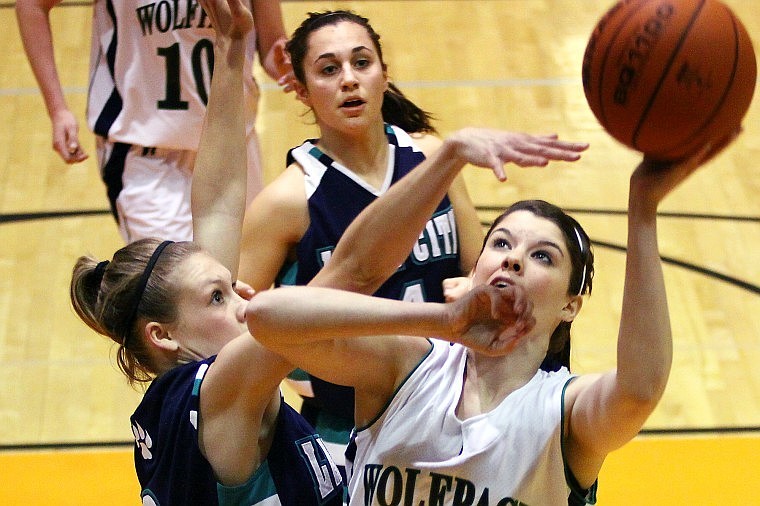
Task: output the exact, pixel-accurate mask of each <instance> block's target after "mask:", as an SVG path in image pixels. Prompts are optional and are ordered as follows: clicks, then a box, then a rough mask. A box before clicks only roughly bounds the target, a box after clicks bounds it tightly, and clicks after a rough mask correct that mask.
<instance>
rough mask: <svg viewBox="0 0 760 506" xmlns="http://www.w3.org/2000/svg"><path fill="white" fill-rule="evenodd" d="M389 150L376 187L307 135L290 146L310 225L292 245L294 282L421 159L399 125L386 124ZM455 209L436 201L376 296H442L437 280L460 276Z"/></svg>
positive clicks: (306, 277) (315, 268)
mask: <svg viewBox="0 0 760 506" xmlns="http://www.w3.org/2000/svg"><path fill="white" fill-rule="evenodd" d="M385 131H386V135H387V137H388V144H389V150H390V157H389V158H390V160H389V164H392V166H389V168H388V174H387V177H386V180H385V182H384V184H383V186H382V187H381V188H380V189H379V190H375V189H373V188H371V187H370V186H369V185H367V184H366V183H365V182H364V181H363V180H361V179H360V178H359V177H358V176H356V175H355V174H353V173H352V172H350V170H349V169H346V168H345V167H342V166H341V165H340V164H338V163H337V162H335V161H334V160H333V159H332V158H330V157H329V156H327V155H326V154H325V153H323V152H322V151H320V150H319V146H318V145H315V144H314V143H313V142H311V141H307V142H305V143H304V144H302V145H301V146H299V147H297V148H295V149H293V150H291V152H290V154H289V156H290V157H292V159H295V160H296V161H297V162H298V163H299V164H300V165H301V167H302V168H303V170H304V172H305V175H306V185H307V196H308V205H309V219H310V224H309V228H308V229H307V230H306V233H305V234H304V236H303V237H302V238H301V240H300V241H299V243H298V246H297V248H296V256H297V272H296V276H295V284H297V285H305V284H307V283H308V282H309V281H311V279H312V278H313V277H314V276H316V274H317V272H319V270H320V269H321V268H322V267H323V266H324V265H325V262H326V261H327V260H329V257H330V255H331V254H332V251H333V250H334V249H335V246H336V245H337V244H338V240H340V238H341V236H342V235H343V233H344V232H345V231H346V228H348V226H349V225H350V224H351V222H352V221H353V220H354V219H355V218H356V217H357V216H358V215H359V213H361V212H362V211H363V210H364V208H366V207H367V206H368V205H370V204H371V203H372V202H374V201H375V199H377V198H378V197H379V196H380V195H382V194H383V193H385V191H387V189H388V188H389V187H390V186H391V185H392V184H395V183H396V182H397V181H399V180H400V179H401V178H402V177H404V176H405V175H406V174H407V173H409V172H410V171H411V170H412V169H413V168H414V167H416V166H417V165H419V164H420V162H422V160H424V159H425V156H424V155H423V153H422V152H421V151H420V150H419V149H418V148H417V147H416V146H415V145H414V143H413V141H412V139H411V137H410V136H409V135H408V134H407V133H406V132H404V131H403V130H401V129H399V128H397V127H393V126H391V125H386V128H385ZM460 275H461V270H460V268H459V243H458V237H457V230H456V222H455V220H454V210H453V208H452V207H451V202H449V199H448V197H444V199H443V200H442V201H441V202H440V203H439V205H438V207H437V208H436V210H435V212H434V213H433V216H432V217H431V218H430V220H428V222H427V224H426V226H425V228H424V229H423V230H422V232H421V233H420V237H419V239H418V241H417V243H416V244H415V245H414V247H413V249H412V251H411V252H410V255H409V257H408V258H407V259H406V261H405V262H404V263H403V264H402V265H401V266H400V267H399V269H398V270H397V271H396V273H394V274H393V276H391V277H390V278H389V279H388V280H387V281H386V282H385V283H384V284H383V285H382V286H381V287H380V289H379V290H378V291H377V292H375V295H376V296H379V297H385V298H389V299H397V300H406V301H413V302H422V301H427V302H443V300H444V297H443V287H442V284H441V283H442V281H443V280H444V279H446V278H450V277H455V276H460Z"/></svg>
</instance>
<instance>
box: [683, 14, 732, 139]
mask: <svg viewBox="0 0 760 506" xmlns="http://www.w3.org/2000/svg"><path fill="white" fill-rule="evenodd" d="M726 11H727V14H728V17H729V19H730V20H731V27H732V28H733V30H734V64H733V66H732V68H731V74H730V79H729V80H728V82H727V83H726V87H725V88H724V89H723V94H722V95H721V97H720V100H718V102H717V103H716V105H715V107H714V108H713V110H712V112H711V113H710V114H709V115H708V116H707V118H706V119H705V121H704V122H703V123H702V125H701V126H700V127H699V128H697V129H696V130H695V131H694V133H692V135H691V136H690V137H688V138H687V140H686V141H685V142H684V144H685V145H689V146H690V145H691V143H692V142H694V139H695V138H698V137H699V135H701V134H702V132H704V131H705V129H706V128H707V127H708V126H710V125H711V124H712V122H713V120H714V119H715V117H716V116H717V115H718V113H719V112H721V111H722V110H723V104H724V103H725V102H726V98H728V94H729V93H730V92H731V89H732V88H733V87H734V81H735V79H736V72H737V69H738V68H739V57H740V55H739V50H740V41H739V37H740V35H741V34H740V33H739V27H738V26H737V24H736V23H737V21H736V18H735V17H734V15H733V14H732V13H731V11H730V10H728V9H727V8H726ZM737 126H738V125H737Z"/></svg>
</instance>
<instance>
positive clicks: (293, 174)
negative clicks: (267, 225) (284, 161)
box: [247, 163, 307, 221]
mask: <svg viewBox="0 0 760 506" xmlns="http://www.w3.org/2000/svg"><path fill="white" fill-rule="evenodd" d="M306 209H307V200H306V190H305V187H304V173H303V171H302V170H301V166H300V165H299V164H298V163H292V164H290V165H289V166H288V167H287V168H286V169H285V170H284V171H283V172H282V173H281V174H280V175H279V176H277V178H275V179H274V180H273V181H272V182H271V183H269V184H268V185H266V186H265V187H264V189H263V190H261V192H260V193H259V194H258V195H257V196H256V197H255V198H254V199H253V201H252V202H251V204H250V206H249V210H248V212H247V214H248V215H256V216H259V217H261V218H263V219H266V220H269V219H272V218H275V219H277V220H278V221H280V220H282V219H283V218H286V219H287V220H288V221H290V219H291V218H292V217H294V216H301V214H302V213H303V212H305V210H306ZM247 218H248V217H247ZM257 221H261V220H257Z"/></svg>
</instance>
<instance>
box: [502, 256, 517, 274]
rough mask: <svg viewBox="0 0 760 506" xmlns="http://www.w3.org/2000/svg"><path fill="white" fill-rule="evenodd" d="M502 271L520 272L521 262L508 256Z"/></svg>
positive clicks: (503, 263)
mask: <svg viewBox="0 0 760 506" xmlns="http://www.w3.org/2000/svg"><path fill="white" fill-rule="evenodd" d="M501 268H502V270H505V271H508V270H510V269H511V270H513V271H514V272H520V261H519V260H518V259H517V258H515V257H514V256H511V255H507V256H506V258H504V261H503V262H502V263H501Z"/></svg>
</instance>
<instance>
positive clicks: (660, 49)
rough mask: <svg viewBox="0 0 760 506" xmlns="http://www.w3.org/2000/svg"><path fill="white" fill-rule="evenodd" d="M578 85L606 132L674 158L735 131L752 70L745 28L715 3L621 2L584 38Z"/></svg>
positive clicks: (636, 147) (751, 89)
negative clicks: (580, 81)
mask: <svg viewBox="0 0 760 506" xmlns="http://www.w3.org/2000/svg"><path fill="white" fill-rule="evenodd" d="M731 34H733V35H734V39H733V40H732V39H731V37H730V35H731ZM582 79H583V85H584V91H585V93H586V99H587V102H588V105H589V106H590V107H591V110H592V112H593V113H594V115H595V116H596V118H597V119H598V120H599V123H600V124H601V126H602V127H603V128H604V129H605V130H606V131H607V133H609V134H610V135H611V136H612V137H613V138H615V139H616V140H618V141H620V142H621V143H622V144H624V145H626V146H628V147H629V148H631V149H633V150H635V151H639V152H640V153H644V154H645V155H647V156H651V157H655V158H660V159H678V158H682V157H685V156H688V155H690V154H691V153H692V152H694V151H695V150H696V149H697V148H698V147H699V146H700V145H702V144H705V143H708V142H710V141H717V140H719V139H720V138H721V137H724V136H726V135H728V134H730V132H731V130H732V129H734V128H738V126H739V125H740V121H741V119H742V118H743V117H744V114H745V113H746V112H747V110H748V108H749V105H750V103H751V101H752V95H753V94H754V90H755V85H756V82H757V66H756V58H755V52H754V50H753V48H752V41H751V39H750V38H749V36H748V34H747V32H746V30H745V28H744V25H742V23H741V20H740V19H739V18H738V17H737V16H736V15H735V14H734V13H733V12H732V10H731V8H730V7H728V6H726V5H725V4H723V2H722V1H720V0H619V1H618V2H617V3H616V4H615V5H614V6H612V7H611V8H610V9H609V10H608V11H607V12H606V13H605V14H604V15H602V17H601V18H600V20H599V21H598V23H597V26H596V27H595V29H594V31H593V32H592V34H591V37H590V38H589V42H588V44H587V46H586V52H585V53H584V58H583V68H582ZM594 86H598V87H597V88H596V89H595V88H594Z"/></svg>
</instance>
